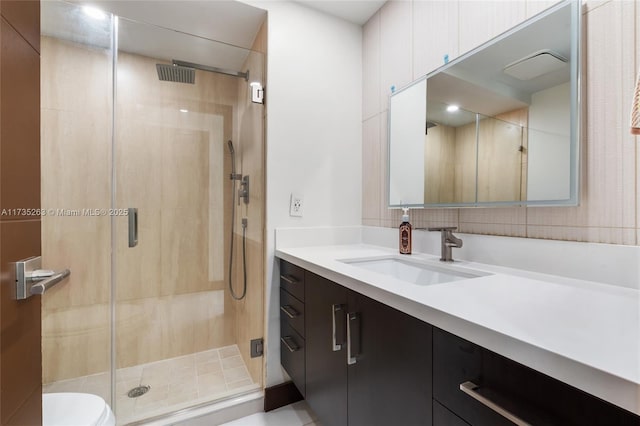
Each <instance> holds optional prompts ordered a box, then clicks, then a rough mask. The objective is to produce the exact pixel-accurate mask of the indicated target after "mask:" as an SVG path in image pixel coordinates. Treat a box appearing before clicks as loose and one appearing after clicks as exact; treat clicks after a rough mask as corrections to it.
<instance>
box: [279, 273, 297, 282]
mask: <svg viewBox="0 0 640 426" xmlns="http://www.w3.org/2000/svg"><path fill="white" fill-rule="evenodd" d="M280 279H281V280H284V281H285V282H287V283H289V284H298V283H299V282H300V281H299V280H298V279H296V278H295V277H292V276H291V275H282V274H281V275H280Z"/></svg>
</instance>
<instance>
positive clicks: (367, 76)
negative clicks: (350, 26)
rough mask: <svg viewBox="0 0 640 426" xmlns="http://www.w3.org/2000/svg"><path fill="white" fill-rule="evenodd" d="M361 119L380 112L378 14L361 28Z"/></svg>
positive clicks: (366, 118)
mask: <svg viewBox="0 0 640 426" xmlns="http://www.w3.org/2000/svg"><path fill="white" fill-rule="evenodd" d="M362 69H363V70H365V72H363V74H362V119H363V120H368V119H369V118H371V117H373V116H376V115H378V112H379V111H380V105H381V104H380V102H381V101H380V99H381V98H380V87H381V86H380V12H376V13H375V14H374V15H373V16H372V17H371V18H370V19H369V21H368V22H367V23H366V24H364V26H363V27H362Z"/></svg>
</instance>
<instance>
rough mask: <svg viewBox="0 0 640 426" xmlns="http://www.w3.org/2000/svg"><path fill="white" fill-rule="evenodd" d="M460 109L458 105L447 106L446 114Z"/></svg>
mask: <svg viewBox="0 0 640 426" xmlns="http://www.w3.org/2000/svg"><path fill="white" fill-rule="evenodd" d="M459 109H460V107H459V106H458V105H449V106H448V107H447V112H456V111H458V110H459Z"/></svg>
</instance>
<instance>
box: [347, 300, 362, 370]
mask: <svg viewBox="0 0 640 426" xmlns="http://www.w3.org/2000/svg"><path fill="white" fill-rule="evenodd" d="M358 355H360V315H359V314H358V313H357V312H349V313H347V365H353V364H355V363H356V357H357V356H358Z"/></svg>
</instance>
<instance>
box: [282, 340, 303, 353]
mask: <svg viewBox="0 0 640 426" xmlns="http://www.w3.org/2000/svg"><path fill="white" fill-rule="evenodd" d="M280 341H281V342H282V344H283V345H285V346H286V347H287V349H289V352H296V351H299V350H300V346H298V345H296V344H295V343H294V342H293V339H292V338H291V336H284V337H281V338H280Z"/></svg>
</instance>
